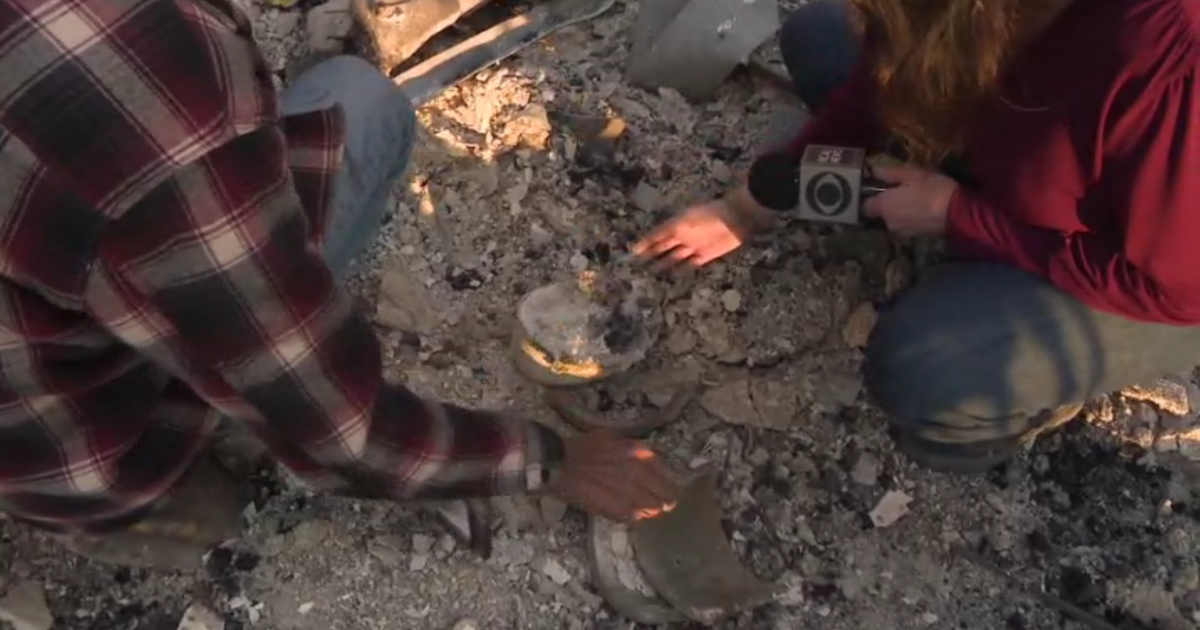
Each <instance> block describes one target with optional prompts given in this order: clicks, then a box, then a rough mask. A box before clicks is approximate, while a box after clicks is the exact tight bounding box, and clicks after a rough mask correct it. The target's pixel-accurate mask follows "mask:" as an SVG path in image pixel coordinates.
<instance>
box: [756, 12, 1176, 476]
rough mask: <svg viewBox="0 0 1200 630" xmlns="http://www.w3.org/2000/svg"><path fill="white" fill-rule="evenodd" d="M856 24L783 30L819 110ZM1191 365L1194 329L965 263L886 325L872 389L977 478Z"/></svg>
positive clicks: (913, 442) (870, 369) (915, 292)
mask: <svg viewBox="0 0 1200 630" xmlns="http://www.w3.org/2000/svg"><path fill="white" fill-rule="evenodd" d="M848 17H849V16H848V13H847V5H846V4H844V3H843V2H842V1H841V0H814V1H813V2H811V3H809V4H807V5H804V6H802V7H801V8H800V9H799V10H797V11H796V12H795V13H794V14H793V15H792V16H791V17H790V19H789V20H788V21H787V22H786V24H785V25H784V27H783V31H782V33H781V36H780V43H781V47H782V49H783V55H784V60H785V61H786V63H787V65H788V69H789V71H790V73H791V74H792V77H793V79H794V80H795V82H796V89H797V91H798V93H799V94H800V96H801V98H803V99H804V100H805V101H806V102H807V104H808V105H809V106H810V107H811V108H814V109H818V110H819V108H820V107H821V106H822V105H823V104H824V102H825V99H826V96H827V95H828V94H829V91H830V90H831V89H833V88H835V87H837V86H838V85H840V84H841V83H843V82H844V81H845V80H846V79H847V78H848V76H849V73H850V69H851V66H852V65H853V63H854V62H855V60H856V59H857V56H858V54H859V45H858V42H857V41H856V39H855V37H854V34H853V31H852V29H851V28H850V23H849V20H848ZM1197 357H1200V327H1180V326H1168V325H1162V324H1149V323H1144V322H1135V321H1132V320H1129V319H1126V318H1124V317H1120V316H1117V315H1113V314H1109V313H1104V312H1101V311H1097V310H1095V309H1093V308H1091V307H1089V306H1087V305H1086V304H1084V303H1082V302H1080V301H1079V300H1076V299H1075V298H1073V297H1071V296H1069V295H1067V294H1066V293H1064V292H1062V291H1060V290H1058V289H1057V288H1055V287H1054V286H1052V285H1051V284H1050V283H1049V282H1047V281H1046V280H1044V279H1043V278H1041V277H1039V276H1036V275H1033V274H1029V273H1026V272H1024V271H1020V270H1018V269H1016V268H1012V267H1007V266H1003V265H994V264H970V263H966V264H954V265H950V266H947V267H945V268H942V269H939V270H937V271H936V272H935V273H933V274H932V275H931V276H930V277H929V278H928V279H927V280H923V281H922V282H921V284H919V285H917V286H916V287H914V288H912V289H911V290H909V291H908V292H906V293H905V294H903V295H902V296H900V299H899V300H898V301H897V302H896V304H895V305H894V307H893V308H891V309H890V310H888V311H887V312H885V313H884V314H883V315H882V316H881V318H880V321H879V324H878V326H877V327H876V329H875V332H874V334H873V335H872V337H871V340H870V344H869V345H868V348H867V352H866V363H865V365H864V380H865V384H866V387H867V390H868V392H869V393H870V394H871V396H872V397H873V399H874V400H875V402H876V403H877V404H878V405H879V406H880V407H881V408H882V409H883V410H884V411H885V412H886V413H887V414H888V416H889V417H890V419H891V421H892V423H893V424H894V427H895V428H896V429H897V432H896V433H897V434H898V435H899V436H900V437H901V446H902V447H904V450H906V452H908V453H909V454H910V455H913V456H914V458H915V459H917V460H918V461H922V462H925V463H932V462H933V461H934V460H938V461H939V462H942V463H941V464H939V465H940V466H941V467H943V468H950V469H957V470H972V469H977V468H980V467H983V468H986V467H987V466H986V465H984V466H979V465H978V464H981V463H982V464H987V463H990V462H991V461H992V460H991V459H990V458H991V457H992V456H994V455H996V454H997V453H999V454H1000V455H1004V454H1005V453H1004V452H1003V451H1005V450H1006V449H1007V450H1008V451H1009V452H1015V450H1016V449H1017V447H1018V446H1019V442H1020V440H1021V438H1023V437H1024V436H1026V435H1028V434H1030V433H1033V432H1036V431H1037V430H1038V429H1040V428H1042V427H1041V426H1040V424H1041V423H1043V422H1045V421H1046V420H1047V419H1048V418H1050V417H1051V416H1052V415H1053V414H1051V413H1050V412H1051V410H1055V409H1060V408H1063V407H1066V406H1069V405H1073V404H1078V403H1082V402H1084V401H1087V400H1089V399H1092V398H1094V397H1096V396H1099V395H1102V394H1105V393H1109V392H1112V391H1115V390H1119V389H1122V388H1124V387H1127V386H1129V385H1133V384H1136V383H1142V382H1147V381H1151V380H1153V379H1155V378H1158V377H1161V376H1165V375H1168V374H1175V373H1180V372H1184V371H1187V370H1190V369H1192V368H1193V367H1194V366H1195V365H1196V363H1197ZM929 455H932V457H930V456H929ZM1001 459H1002V457H1001Z"/></svg>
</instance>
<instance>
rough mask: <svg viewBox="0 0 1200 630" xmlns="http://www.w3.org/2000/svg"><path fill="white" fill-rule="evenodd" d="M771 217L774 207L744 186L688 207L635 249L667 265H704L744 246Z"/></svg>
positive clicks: (636, 253)
mask: <svg viewBox="0 0 1200 630" xmlns="http://www.w3.org/2000/svg"><path fill="white" fill-rule="evenodd" d="M770 219H771V214H770V210H767V209H765V208H762V207H761V206H759V205H758V204H756V203H755V202H754V200H753V198H752V197H750V193H749V191H748V190H746V189H745V188H744V187H743V188H741V189H739V190H737V191H735V192H734V193H732V194H730V195H729V196H727V197H724V198H721V199H714V200H712V201H708V202H705V203H701V204H697V205H694V206H690V207H688V208H686V209H684V211H683V212H681V213H679V214H678V215H676V216H675V217H674V218H672V219H671V220H670V221H667V222H666V223H664V224H662V225H660V226H658V227H657V228H655V229H654V231H653V232H651V233H650V234H649V235H647V236H646V237H645V238H643V239H642V240H640V241H638V242H637V243H636V244H635V245H634V246H633V253H634V254H635V255H637V256H641V257H643V258H650V259H659V264H660V266H661V267H662V268H664V269H668V268H670V267H674V266H675V265H678V264H679V263H687V264H689V265H692V266H694V267H702V266H704V265H707V264H708V263H710V262H712V261H714V260H716V259H718V258H721V257H722V256H725V255H726V254H729V253H730V252H733V251H734V250H736V249H738V248H739V247H741V246H742V244H744V243H745V242H746V241H747V240H749V239H750V237H751V236H753V235H754V233H755V232H756V231H758V230H759V229H760V228H761V227H763V226H764V225H766V224H767V223H769V221H770Z"/></svg>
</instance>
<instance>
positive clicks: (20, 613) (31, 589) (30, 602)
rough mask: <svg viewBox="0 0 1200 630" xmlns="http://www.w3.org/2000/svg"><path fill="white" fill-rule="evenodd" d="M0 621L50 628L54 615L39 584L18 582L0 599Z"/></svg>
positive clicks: (18, 629)
mask: <svg viewBox="0 0 1200 630" xmlns="http://www.w3.org/2000/svg"><path fill="white" fill-rule="evenodd" d="M0 621H7V622H8V623H11V624H12V626H13V630H50V627H51V626H53V625H54V616H53V615H51V614H50V608H49V607H48V606H46V594H45V593H44V592H43V591H42V587H41V586H40V585H38V584H37V583H35V582H19V583H17V584H16V585H14V586H13V587H12V588H10V589H9V590H8V594H7V595H5V596H4V599H0ZM216 630H221V628H217V629H216Z"/></svg>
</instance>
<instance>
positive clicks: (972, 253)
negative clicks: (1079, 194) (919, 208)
mask: <svg viewBox="0 0 1200 630" xmlns="http://www.w3.org/2000/svg"><path fill="white" fill-rule="evenodd" d="M1069 203H1075V202H1074V201H1073V200H1069ZM946 240H947V241H948V245H949V247H950V251H951V252H953V253H954V255H955V256H957V257H960V258H965V259H968V260H980V261H990V262H1001V263H1006V264H1010V265H1015V266H1017V267H1020V268H1021V269H1024V270H1026V271H1030V272H1033V273H1036V274H1039V275H1046V264H1047V261H1048V258H1049V252H1051V251H1052V250H1053V249H1055V248H1056V247H1057V246H1058V243H1059V242H1061V240H1062V235H1061V234H1057V233H1055V232H1052V231H1050V230H1045V229H1042V228H1037V227H1032V226H1029V225H1026V224H1023V223H1019V222H1017V221H1013V220H1012V219H1011V218H1009V215H1008V214H1007V213H1005V212H1003V211H1002V210H1000V209H999V208H996V207H995V206H993V205H991V204H989V203H987V202H986V201H984V200H983V199H982V198H980V197H979V195H977V194H975V193H973V192H970V191H968V190H966V189H964V188H959V189H958V191H957V192H955V193H954V197H953V198H951V200H950V209H949V215H948V216H947V219H946Z"/></svg>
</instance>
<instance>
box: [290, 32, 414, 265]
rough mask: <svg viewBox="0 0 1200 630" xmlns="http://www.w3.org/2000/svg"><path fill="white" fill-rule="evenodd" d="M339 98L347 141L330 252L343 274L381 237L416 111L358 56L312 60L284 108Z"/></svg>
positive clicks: (300, 109) (302, 108) (319, 105)
mask: <svg viewBox="0 0 1200 630" xmlns="http://www.w3.org/2000/svg"><path fill="white" fill-rule="evenodd" d="M333 105H339V106H340V107H341V109H342V115H343V117H344V119H345V130H346V146H345V153H344V154H343V159H342V168H341V170H340V171H339V172H338V174H337V178H336V180H335V182H334V192H333V195H334V197H333V204H332V206H331V212H330V216H329V222H330V224H329V225H328V226H326V231H325V234H326V239H325V260H326V262H327V263H328V265H329V268H330V270H332V271H333V274H334V275H335V276H337V277H339V278H345V276H346V274H347V273H348V272H349V270H350V266H351V263H352V262H353V261H354V259H355V258H357V257H358V256H359V255H360V254H361V253H363V252H364V251H365V250H366V249H367V248H368V247H370V245H371V244H372V243H373V242H374V241H375V237H376V235H377V234H378V232H379V228H380V226H381V225H382V223H383V217H384V215H385V214H387V209H388V207H389V199H390V194H391V190H392V186H393V185H395V183H396V182H397V180H398V179H399V178H400V176H401V175H402V174H403V173H404V170H405V168H406V167H407V166H408V159H409V156H410V155H411V154H412V147H413V143H414V141H415V139H416V128H417V118H416V113H415V112H414V111H413V107H412V103H411V102H410V101H409V99H408V97H406V96H405V95H404V94H403V93H401V92H400V90H399V89H397V88H396V86H395V84H393V83H392V81H391V80H390V79H388V78H387V77H386V76H384V75H383V73H381V72H380V71H379V70H378V69H377V68H375V67H374V66H372V65H371V64H369V63H367V62H366V61H363V60H362V59H359V58H358V57H351V56H338V57H332V58H330V59H326V60H324V61H322V62H320V63H318V64H316V65H314V66H312V67H311V68H309V69H308V70H306V71H305V72H303V73H301V74H300V76H298V77H296V80H295V81H294V82H293V83H292V84H291V85H290V86H288V88H287V89H286V90H284V92H283V95H282V98H281V107H282V110H283V115H284V116H290V115H295V114H301V113H305V112H310V111H314V110H318V109H325V108H327V107H331V106H333Z"/></svg>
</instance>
